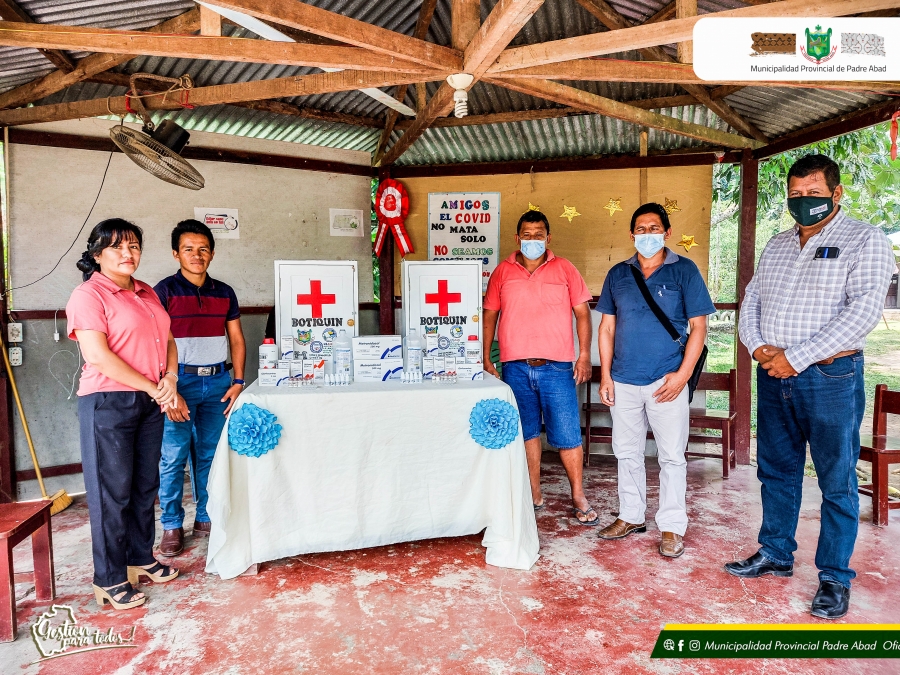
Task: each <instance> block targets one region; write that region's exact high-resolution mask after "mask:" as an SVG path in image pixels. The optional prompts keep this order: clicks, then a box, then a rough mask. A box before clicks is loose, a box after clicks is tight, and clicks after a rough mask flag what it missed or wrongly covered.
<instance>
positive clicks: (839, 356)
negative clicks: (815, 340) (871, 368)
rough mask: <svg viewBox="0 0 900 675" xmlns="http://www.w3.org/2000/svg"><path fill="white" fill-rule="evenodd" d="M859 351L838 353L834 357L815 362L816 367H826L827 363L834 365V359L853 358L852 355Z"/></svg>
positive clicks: (849, 350)
mask: <svg viewBox="0 0 900 675" xmlns="http://www.w3.org/2000/svg"><path fill="white" fill-rule="evenodd" d="M859 353H860V350H858V349H848V350H847V351H844V352H838V353H837V354H835V355H834V356H832V357H831V358H828V359H822V360H821V361H816V365H817V366H827V365H828V364H829V363H834V360H835V359H842V358H844V357H845V356H853V355H854V354H859Z"/></svg>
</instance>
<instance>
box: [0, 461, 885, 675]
mask: <svg viewBox="0 0 900 675" xmlns="http://www.w3.org/2000/svg"><path fill="white" fill-rule="evenodd" d="M552 457H553V456H552V455H547V459H548V460H550V461H547V462H545V466H544V469H545V486H546V488H545V495H546V500H547V504H548V508H547V509H546V510H545V511H542V512H541V513H540V514H539V518H538V526H539V529H540V537H541V558H540V560H539V561H538V563H537V564H536V565H535V567H534V568H533V569H532V570H530V571H528V572H518V571H513V570H503V569H498V568H495V567H490V566H487V565H486V564H485V562H484V553H483V549H482V548H481V546H480V545H479V541H480V537H479V536H478V535H472V536H468V537H461V538H458V539H437V540H430V541H422V542H415V543H409V544H399V545H396V546H386V547H382V548H375V549H368V550H362V551H352V552H345V553H327V554H317V555H305V556H300V557H296V558H291V559H286V560H281V561H278V562H274V563H270V564H267V565H265V567H264V568H263V570H262V571H261V573H260V574H259V575H258V576H255V577H241V578H238V579H235V580H231V581H221V580H220V579H219V578H218V577H215V576H211V575H207V574H206V573H205V572H204V571H203V568H204V562H205V553H206V540H205V539H192V538H188V548H187V550H186V552H185V553H184V554H183V555H182V556H180V557H179V558H178V559H177V560H178V562H179V564H180V565H181V568H182V573H183V577H182V578H181V579H178V580H175V581H173V582H171V583H169V584H167V585H160V586H156V587H154V586H152V585H151V586H144V589H145V590H146V591H147V592H148V594H149V596H150V600H149V601H148V602H147V604H146V605H145V606H144V607H141V608H138V609H134V610H130V611H124V612H114V611H112V610H109V609H107V610H105V611H100V610H99V609H98V608H97V606H96V604H95V602H94V600H93V597H92V595H91V592H90V579H91V574H92V572H91V563H90V540H89V530H88V522H87V508H86V506H85V503H84V500H83V498H80V499H78V500H77V501H76V504H75V505H74V506H73V507H70V508H69V509H68V510H66V511H65V512H63V513H61V514H59V515H58V516H55V517H54V519H53V526H54V533H53V537H54V549H55V560H56V571H57V575H58V576H57V590H58V598H57V601H56V602H57V604H60V605H68V606H70V607H71V608H72V611H73V613H74V616H75V618H76V620H77V621H78V623H79V625H81V626H86V627H88V628H90V629H92V630H93V629H96V628H101V629H103V630H104V631H105V630H108V629H109V628H112V629H113V630H114V631H124V630H126V629H130V628H131V627H132V626H135V627H136V632H135V638H134V644H135V645H136V646H135V647H133V648H123V649H110V650H105V651H94V652H88V653H83V654H76V655H69V656H64V657H60V658H57V659H53V660H49V661H43V662H40V663H36V664H33V663H32V662H34V661H35V660H36V659H37V658H38V656H39V653H38V651H37V648H36V646H35V644H34V643H33V642H32V640H31V636H30V634H29V629H30V627H31V626H32V624H33V623H34V621H35V619H36V618H38V617H39V616H40V614H41V613H42V612H44V611H46V610H47V606H46V605H45V604H44V603H38V602H37V601H36V600H35V598H34V589H33V587H28V585H27V584H19V585H17V586H16V591H17V595H18V598H19V600H18V621H19V626H20V629H19V638H18V640H17V641H16V642H14V643H7V644H3V645H0V672H2V673H3V674H4V675H12V674H13V673H41V674H45V675H54V674H57V673H64V674H65V675H105V674H107V673H116V674H123V675H124V674H131V673H142V674H143V673H148V674H152V673H178V674H179V675H181V674H182V673H184V674H188V673H190V674H194V673H197V674H207V673H222V674H228V675H244V674H251V673H253V674H255V673H316V674H318V673H341V674H345V673H347V674H355V673H360V674H363V673H365V674H370V673H391V674H394V673H486V674H489V675H502V674H507V673H535V674H540V673H546V674H548V675H549V674H563V673H565V674H577V673H628V674H629V675H636V674H638V673H666V674H675V673H685V674H687V673H837V672H840V673H863V672H866V673H897V672H900V663H897V662H891V661H877V660H865V661H863V660H859V661H811V660H770V661H745V660H719V661H713V660H707V661H698V660H685V661H674V660H664V661H653V660H651V659H650V658H649V654H650V651H651V648H652V646H653V644H654V642H655V640H656V637H657V635H658V633H659V630H660V629H661V628H662V626H663V625H664V624H665V623H715V622H727V623H769V622H785V623H808V622H815V621H817V619H813V618H812V617H811V616H810V615H809V614H808V613H807V610H808V607H809V603H810V600H811V599H812V596H813V593H814V592H815V589H816V583H817V582H816V570H815V568H814V566H813V558H814V552H815V541H816V537H817V534H818V530H819V520H818V500H819V494H818V491H817V489H816V487H815V480H814V479H807V481H806V486H805V487H806V492H805V496H804V502H803V511H802V514H801V520H800V529H799V533H798V540H799V542H800V550H799V553H798V561H797V565H796V568H795V575H794V577H793V578H791V579H775V578H773V577H766V578H764V579H760V580H754V581H746V582H741V581H740V580H738V579H736V578H733V577H730V576H728V575H727V574H725V573H724V572H723V571H722V564H723V563H725V562H728V561H730V560H735V559H738V558H742V557H745V556H747V555H749V554H751V553H753V552H754V551H755V550H756V546H755V538H756V531H757V527H758V525H759V521H760V507H759V486H758V483H757V481H756V477H755V470H754V469H752V468H750V467H740V468H739V469H738V470H737V471H736V472H735V473H733V474H732V477H731V478H730V479H729V480H727V481H723V480H722V478H721V464H720V463H719V462H716V461H714V460H706V459H698V460H691V461H690V462H689V470H688V490H689V493H688V506H689V509H690V518H691V525H690V527H689V530H688V534H687V537H686V539H685V542H686V545H687V551H686V553H685V554H684V555H683V556H682V557H681V558H679V559H676V560H669V559H664V558H662V557H660V556H659V555H658V554H657V553H656V544H657V538H658V532H657V531H656V528H655V526H654V525H652V524H651V521H650V520H648V525H649V529H648V532H647V533H646V534H643V535H632V536H631V537H629V538H627V539H625V540H621V541H614V542H604V541H600V540H598V539H597V537H596V529H597V528H586V527H583V526H580V525H577V524H576V523H575V521H574V520H573V519H572V518H571V517H570V515H569V508H568V507H569V503H568V498H567V495H568V484H567V482H566V480H565V477H564V474H563V472H562V468H561V467H560V466H559V465H558V464H556V463H554V462H553V461H552ZM595 461H596V460H595ZM597 463H598V464H599V466H595V467H592V468H590V469H588V470H587V471H586V475H585V480H586V488H587V494H588V497H589V499H591V500H592V502H593V504H594V506H595V507H597V510H598V511H599V512H600V513H601V517H602V519H603V520H604V522H605V521H607V520H611V519H612V518H613V514H614V513H615V511H616V508H617V499H616V492H615V465H614V463H613V462H612V461H611V460H610V459H609V458H602V460H600V461H597ZM648 467H649V473H650V479H651V485H652V484H653V483H654V482H655V480H656V474H657V471H656V464H655V461H653V460H650V461H649V462H648ZM649 493H650V500H651V503H650V513H651V514H652V513H653V512H654V510H655V507H656V503H655V499H656V494H657V490H656V489H654V488H651V489H650V490H649ZM898 516H900V512H895V516H894V517H893V518H892V519H891V520H892V524H891V526H890V527H889V528H885V529H879V528H876V527H874V526H872V525H871V523H870V522H869V519H870V517H871V504H870V503H867V500H865V499H864V500H863V502H862V517H861V518H862V522H861V525H860V536H859V540H858V542H857V547H856V554H855V556H854V558H853V563H854V566H855V568H856V569H857V572H858V574H859V576H858V578H857V580H856V582H855V583H854V586H853V599H852V608H851V613H850V614H849V615H848V616H847V617H846V621H848V622H854V623H886V622H896V621H898V619H900V612H898V610H897V607H898V604H900V584H898V583H897V580H898V578H900V573H898V572H900V570H898V565H900V563H898V562H897V557H896V552H897V550H898V545H900V517H898ZM188 522H192V516H189V520H188ZM16 560H17V562H18V563H19V567H20V569H28V568H29V566H30V550H29V549H28V545H27V544H22V545H21V546H20V547H19V548H18V549H17V554H16Z"/></svg>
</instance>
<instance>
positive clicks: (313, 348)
mask: <svg viewBox="0 0 900 675" xmlns="http://www.w3.org/2000/svg"><path fill="white" fill-rule="evenodd" d="M323 349H325V345H323V344H322V343H321V342H319V341H318V340H313V341H312V342H311V343H310V345H309V351H310V352H312V353H313V354H321V353H322V350H323Z"/></svg>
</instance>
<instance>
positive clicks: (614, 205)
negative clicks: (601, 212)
mask: <svg viewBox="0 0 900 675" xmlns="http://www.w3.org/2000/svg"><path fill="white" fill-rule="evenodd" d="M603 208H604V209H606V210H607V211H609V217H610V218H612V216H613V214H614V213H615V212H616V211H621V210H622V198H621V197H619V198H618V199H613V198H612V197H610V198H609V201H608V202H606V206H604V207H603Z"/></svg>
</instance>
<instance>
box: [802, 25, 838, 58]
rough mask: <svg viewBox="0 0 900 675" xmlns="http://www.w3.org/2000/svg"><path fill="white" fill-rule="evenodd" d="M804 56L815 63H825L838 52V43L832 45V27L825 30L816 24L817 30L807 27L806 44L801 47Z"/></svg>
mask: <svg viewBox="0 0 900 675" xmlns="http://www.w3.org/2000/svg"><path fill="white" fill-rule="evenodd" d="M800 51H801V52H803V56H804V57H805V58H806V59H807V60H808V61H812V62H813V63H815V64H819V63H825V62H826V61H828V60H830V59H831V58H832V57H833V56H834V55H835V54H836V53H837V45H835V46H834V47H833V48H832V46H831V29H830V28H829V29H828V30H827V31H826V30H823V28H822V26H816V28H815V30H810V29H809V28H807V29H806V46H805V47H800Z"/></svg>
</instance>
